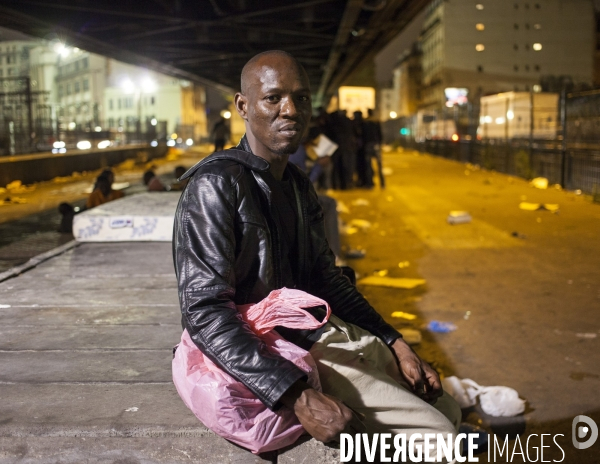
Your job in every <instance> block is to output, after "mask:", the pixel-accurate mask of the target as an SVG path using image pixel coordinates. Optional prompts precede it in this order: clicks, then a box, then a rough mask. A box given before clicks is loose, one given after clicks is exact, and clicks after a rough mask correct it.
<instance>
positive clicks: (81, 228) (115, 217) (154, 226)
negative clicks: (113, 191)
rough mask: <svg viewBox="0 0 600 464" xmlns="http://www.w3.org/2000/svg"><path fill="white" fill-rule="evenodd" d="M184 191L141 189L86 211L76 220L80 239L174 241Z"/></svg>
mask: <svg viewBox="0 0 600 464" xmlns="http://www.w3.org/2000/svg"><path fill="white" fill-rule="evenodd" d="M180 196H181V192H152V193H140V194H137V195H132V196H130V197H125V198H121V199H120V200H116V201H111V202H109V203H105V204H103V205H100V206H97V207H96V208H92V209H90V210H87V211H84V212H83V213H81V214H78V215H76V216H75V218H74V220H73V235H74V236H75V240H77V241H78V242H130V241H143V242H170V241H171V240H172V237H173V221H174V217H175V209H176V208H177V202H178V201H179V197H180Z"/></svg>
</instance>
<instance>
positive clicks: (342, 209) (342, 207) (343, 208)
mask: <svg viewBox="0 0 600 464" xmlns="http://www.w3.org/2000/svg"><path fill="white" fill-rule="evenodd" d="M335 209H336V210H337V212H338V213H345V214H348V213H350V210H349V209H348V207H347V206H346V203H344V202H343V201H341V200H338V201H337V206H336V208H335Z"/></svg>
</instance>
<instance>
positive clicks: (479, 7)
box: [475, 3, 483, 10]
mask: <svg viewBox="0 0 600 464" xmlns="http://www.w3.org/2000/svg"><path fill="white" fill-rule="evenodd" d="M475 8H477V9H478V10H483V5H482V4H481V3H478V4H477V5H475Z"/></svg>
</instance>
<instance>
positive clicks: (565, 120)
mask: <svg viewBox="0 0 600 464" xmlns="http://www.w3.org/2000/svg"><path fill="white" fill-rule="evenodd" d="M558 112H559V114H558V115H557V119H558V120H559V121H560V124H559V125H558V126H557V132H556V135H555V137H554V139H553V140H536V139H533V138H532V137H529V138H522V139H479V138H477V137H472V136H471V137H461V138H460V139H459V140H457V141H453V140H451V139H450V140H448V139H444V138H437V139H430V140H424V141H422V142H418V141H417V140H416V138H415V137H411V136H408V137H402V136H398V135H397V134H399V130H401V129H398V128H401V127H402V122H399V123H395V125H396V126H397V127H394V129H391V128H390V127H391V125H390V124H388V126H390V127H388V133H391V132H395V134H396V135H395V136H394V138H395V141H396V142H398V143H399V144H400V145H402V146H405V147H409V148H413V149H416V150H419V151H422V152H427V153H431V154H434V155H438V156H442V157H444V158H448V159H454V160H457V161H462V162H465V163H472V164H478V165H480V166H482V167H484V168H486V169H493V170H496V171H499V172H504V173H506V174H511V175H516V176H520V177H523V178H526V179H531V178H534V177H546V178H547V179H548V181H549V182H550V183H552V184H560V185H561V186H563V187H564V188H567V189H570V190H578V189H579V190H581V191H583V192H585V193H589V194H593V195H595V196H598V195H600V90H595V91H588V92H580V93H571V94H566V93H564V94H563V95H562V98H561V104H560V106H559V109H558ZM384 130H385V127H384ZM474 133H476V128H473V127H471V128H469V129H468V134H469V135H470V134H474ZM468 138H470V140H468Z"/></svg>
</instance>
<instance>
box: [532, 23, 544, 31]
mask: <svg viewBox="0 0 600 464" xmlns="http://www.w3.org/2000/svg"><path fill="white" fill-rule="evenodd" d="M533 28H534V29H536V30H538V31H539V30H540V29H541V28H542V25H541V24H534V25H533Z"/></svg>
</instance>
